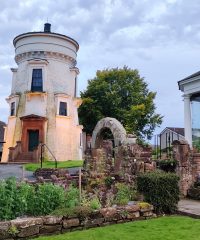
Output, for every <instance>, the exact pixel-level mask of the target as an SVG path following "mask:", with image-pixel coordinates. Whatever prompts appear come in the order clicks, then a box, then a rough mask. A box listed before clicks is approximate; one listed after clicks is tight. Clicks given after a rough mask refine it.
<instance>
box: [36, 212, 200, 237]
mask: <svg viewBox="0 0 200 240" xmlns="http://www.w3.org/2000/svg"><path fill="white" fill-rule="evenodd" d="M158 239H159V240H182V239H183V240H191V239H193V240H198V239H200V219H193V218H189V217H182V216H170V217H160V218H156V219H150V220H143V221H135V222H129V223H124V224H116V225H111V226H106V227H100V228H93V229H89V230H83V231H76V232H70V233H66V234H60V235H57V236H50V237H40V238H38V240H158Z"/></svg>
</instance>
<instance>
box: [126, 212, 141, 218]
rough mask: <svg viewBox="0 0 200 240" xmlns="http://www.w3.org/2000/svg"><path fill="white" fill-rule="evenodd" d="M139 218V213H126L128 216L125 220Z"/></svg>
mask: <svg viewBox="0 0 200 240" xmlns="http://www.w3.org/2000/svg"><path fill="white" fill-rule="evenodd" d="M139 217H140V212H139V211H137V212H131V213H128V215H127V219H134V218H139Z"/></svg>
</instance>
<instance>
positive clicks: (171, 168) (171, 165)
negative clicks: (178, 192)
mask: <svg viewBox="0 0 200 240" xmlns="http://www.w3.org/2000/svg"><path fill="white" fill-rule="evenodd" d="M157 166H158V167H159V168H160V169H161V170H163V171H165V172H175V171H176V166H177V161H176V160H174V159H166V160H159V161H157Z"/></svg>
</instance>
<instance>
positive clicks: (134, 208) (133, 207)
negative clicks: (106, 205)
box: [125, 205, 140, 213]
mask: <svg viewBox="0 0 200 240" xmlns="http://www.w3.org/2000/svg"><path fill="white" fill-rule="evenodd" d="M139 209H140V207H139V206H138V205H130V206H126V207H125V211H127V212H128V213H132V212H137V211H139Z"/></svg>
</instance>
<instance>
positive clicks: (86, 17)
mask: <svg viewBox="0 0 200 240" xmlns="http://www.w3.org/2000/svg"><path fill="white" fill-rule="evenodd" d="M199 13H200V1H199V0H153V1H152V0H126V1H123V0H96V1H93V0H56V1H55V0H43V1H41V0H17V1H16V0H0V120H3V121H7V117H8V105H7V103H6V101H5V98H6V97H7V96H9V94H10V89H11V79H12V74H11V71H10V68H11V67H15V66H16V63H15V62H14V47H13V45H12V40H13V38H14V37H15V36H16V35H18V34H21V33H24V32H29V31H42V30H43V24H44V23H45V22H46V21H47V18H48V20H49V22H50V23H51V24H52V31H53V32H58V33H61V34H65V35H68V36H70V37H72V38H74V39H75V40H77V41H78V43H79V45H80V50H79V52H78V58H77V61H78V65H77V66H78V67H79V69H80V75H79V90H80V91H83V90H84V89H86V87H87V80H88V79H90V78H93V77H94V76H95V73H96V70H98V69H104V68H112V67H123V66H124V65H127V66H129V67H130V68H137V69H138V70H139V72H140V74H141V76H142V77H144V78H145V80H146V82H148V84H149V89H150V90H152V91H156V92H157V96H156V101H155V102H156V106H157V112H158V113H160V114H162V115H163V116H164V122H163V124H162V127H161V129H162V128H164V127H166V126H168V127H183V101H182V97H181V95H182V93H181V92H180V91H179V90H178V85H177V81H179V80H181V79H182V78H184V77H186V76H188V75H190V74H192V73H194V72H196V71H199V70H200V66H199V58H200V21H199ZM161 129H157V131H156V132H159V131H160V130H161Z"/></svg>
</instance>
